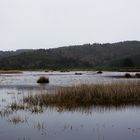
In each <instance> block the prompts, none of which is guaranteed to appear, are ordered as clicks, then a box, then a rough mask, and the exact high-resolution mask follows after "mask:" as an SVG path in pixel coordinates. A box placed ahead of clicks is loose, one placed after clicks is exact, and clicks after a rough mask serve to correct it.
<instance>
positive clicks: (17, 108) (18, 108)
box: [10, 102, 25, 111]
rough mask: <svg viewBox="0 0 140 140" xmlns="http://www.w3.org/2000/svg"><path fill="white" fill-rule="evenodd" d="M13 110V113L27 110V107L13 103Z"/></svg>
mask: <svg viewBox="0 0 140 140" xmlns="http://www.w3.org/2000/svg"><path fill="white" fill-rule="evenodd" d="M10 108H11V110H12V111H14V110H15V111H16V110H24V109H25V106H24V105H23V104H17V103H16V102H15V103H12V104H11V106H10Z"/></svg>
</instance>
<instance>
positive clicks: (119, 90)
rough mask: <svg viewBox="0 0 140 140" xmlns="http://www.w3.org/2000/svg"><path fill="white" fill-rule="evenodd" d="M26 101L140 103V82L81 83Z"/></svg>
mask: <svg viewBox="0 0 140 140" xmlns="http://www.w3.org/2000/svg"><path fill="white" fill-rule="evenodd" d="M24 103H28V104H30V105H39V106H41V107H42V106H50V107H64V108H76V107H89V106H93V105H129V104H140V83H139V82H133V83H132V82H127V83H112V84H101V85H100V84H99V85H93V84H92V85H79V86H72V87H66V88H62V89H59V90H58V91H56V93H54V94H47V93H46V94H42V95H35V96H29V97H26V98H24Z"/></svg>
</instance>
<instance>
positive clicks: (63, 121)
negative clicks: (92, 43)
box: [0, 72, 140, 140]
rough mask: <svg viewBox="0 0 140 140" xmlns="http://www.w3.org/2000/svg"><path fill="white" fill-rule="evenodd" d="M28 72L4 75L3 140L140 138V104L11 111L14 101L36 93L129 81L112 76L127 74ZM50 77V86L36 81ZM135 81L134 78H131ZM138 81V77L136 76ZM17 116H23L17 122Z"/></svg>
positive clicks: (0, 81)
mask: <svg viewBox="0 0 140 140" xmlns="http://www.w3.org/2000/svg"><path fill="white" fill-rule="evenodd" d="M74 73H75V72H66V73H61V72H48V73H45V72H24V73H23V74H11V75H7V74H5V75H0V140H46V139H48V140H72V139H73V140H87V139H88V140H92V139H94V140H118V139H119V140H125V139H126V140H139V139H140V107H139V106H126V107H125V106H124V107H119V108H117V107H116V108H115V107H110V108H106V107H94V106H93V107H91V108H88V109H82V108H79V109H76V110H71V111H70V110H69V111H68V110H61V109H58V108H44V112H42V113H32V112H31V111H29V110H26V111H10V110H9V109H8V106H9V105H10V104H11V103H12V102H21V101H22V98H23V97H24V96H27V95H29V94H30V95H32V94H42V93H44V92H47V91H50V90H54V89H57V88H59V87H62V86H70V85H76V84H79V83H82V84H84V83H98V84H99V83H110V82H116V81H117V82H119V81H123V80H124V81H126V80H127V79H116V78H112V77H110V76H114V75H124V73H122V72H120V73H118V72H104V73H103V74H101V75H98V74H96V72H82V73H83V75H75V74H74ZM40 76H48V77H49V79H50V83H49V84H48V85H43V86H42V85H39V84H37V83H36V80H37V79H38V78H39V77H40ZM130 80H134V79H130ZM135 80H138V79H135ZM13 118H16V119H17V118H20V119H19V121H15V120H14V119H13Z"/></svg>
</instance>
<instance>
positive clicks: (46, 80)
mask: <svg viewBox="0 0 140 140" xmlns="http://www.w3.org/2000/svg"><path fill="white" fill-rule="evenodd" d="M37 83H39V84H45V83H49V78H46V77H40V78H39V79H38V80H37Z"/></svg>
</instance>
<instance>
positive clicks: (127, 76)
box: [124, 73, 132, 78]
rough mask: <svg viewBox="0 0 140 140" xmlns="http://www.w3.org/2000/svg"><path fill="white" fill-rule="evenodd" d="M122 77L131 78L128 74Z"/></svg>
mask: <svg viewBox="0 0 140 140" xmlns="http://www.w3.org/2000/svg"><path fill="white" fill-rule="evenodd" d="M124 77H125V78H131V77H132V76H131V74H130V73H126V74H125V75H124Z"/></svg>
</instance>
